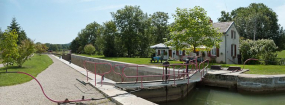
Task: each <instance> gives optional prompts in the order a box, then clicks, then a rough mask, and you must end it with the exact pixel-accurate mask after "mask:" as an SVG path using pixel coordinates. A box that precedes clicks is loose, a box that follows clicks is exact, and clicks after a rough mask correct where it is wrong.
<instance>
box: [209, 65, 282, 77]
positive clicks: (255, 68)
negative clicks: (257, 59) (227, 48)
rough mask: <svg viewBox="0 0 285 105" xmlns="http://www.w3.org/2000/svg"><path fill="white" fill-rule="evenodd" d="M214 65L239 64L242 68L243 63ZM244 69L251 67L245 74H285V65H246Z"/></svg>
mask: <svg viewBox="0 0 285 105" xmlns="http://www.w3.org/2000/svg"><path fill="white" fill-rule="evenodd" d="M211 65H212V64H211ZM214 65H221V66H222V67H229V66H239V67H241V69H242V68H243V65H236V64H214ZM244 69H249V71H248V72H245V74H264V75H276V74H285V66H284V65H245V66H244Z"/></svg>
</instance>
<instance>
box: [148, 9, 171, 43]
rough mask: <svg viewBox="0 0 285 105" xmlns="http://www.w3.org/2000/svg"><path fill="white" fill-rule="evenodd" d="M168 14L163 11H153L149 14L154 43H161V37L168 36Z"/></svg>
mask: <svg viewBox="0 0 285 105" xmlns="http://www.w3.org/2000/svg"><path fill="white" fill-rule="evenodd" d="M168 19H169V16H168V14H167V13H165V12H155V13H153V14H152V15H151V24H152V26H153V35H155V36H156V38H155V39H156V41H155V43H163V42H164V41H163V38H169V31H168V27H167V23H168Z"/></svg>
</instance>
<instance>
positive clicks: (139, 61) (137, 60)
mask: <svg viewBox="0 0 285 105" xmlns="http://www.w3.org/2000/svg"><path fill="white" fill-rule="evenodd" d="M79 55H81V56H87V57H93V58H100V59H107V60H113V61H121V62H127V63H134V64H144V65H161V63H150V58H128V57H104V55H87V54H79ZM169 62H170V63H171V64H173V63H183V62H181V61H169Z"/></svg>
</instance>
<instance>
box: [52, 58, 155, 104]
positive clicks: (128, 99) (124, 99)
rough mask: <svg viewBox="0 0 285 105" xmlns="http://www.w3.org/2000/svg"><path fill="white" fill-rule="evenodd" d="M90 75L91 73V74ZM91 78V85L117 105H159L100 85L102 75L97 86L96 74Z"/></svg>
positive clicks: (65, 62) (83, 71)
mask: <svg viewBox="0 0 285 105" xmlns="http://www.w3.org/2000/svg"><path fill="white" fill-rule="evenodd" d="M73 55H74V54H73ZM52 56H53V57H55V58H56V59H58V60H60V61H62V62H63V63H64V64H66V65H68V66H69V67H71V68H73V69H74V70H76V71H78V72H79V73H81V74H82V75H84V76H86V75H87V73H86V71H85V69H83V68H81V67H79V66H77V65H74V64H69V62H68V61H65V60H63V59H59V57H56V56H54V55H52ZM76 56H78V55H76ZM84 57H85V56H84ZM88 58H91V57H88ZM93 59H94V58H93ZM95 59H98V58H95ZM120 63H121V62H120ZM89 73H91V72H89ZM92 74H93V73H92ZM89 75H90V74H89ZM90 78H91V79H92V80H90V81H89V83H90V84H92V85H93V86H94V87H95V88H96V89H97V90H98V91H100V92H101V93H102V94H103V95H105V96H106V97H111V98H109V99H111V100H112V101H113V102H115V103H116V104H120V105H134V104H135V105H157V104H156V103H153V102H150V101H148V100H145V99H143V98H140V97H137V96H135V95H133V94H130V93H128V92H126V91H123V90H119V89H118V88H116V87H115V86H112V85H103V86H101V84H98V82H99V81H101V76H100V75H96V82H97V81H98V82H97V84H95V76H94V74H93V76H92V75H91V76H90ZM105 81H107V82H108V83H112V84H114V83H115V82H114V81H112V80H110V79H107V78H105V79H104V82H105ZM95 85H96V86H95ZM112 96H114V97H112Z"/></svg>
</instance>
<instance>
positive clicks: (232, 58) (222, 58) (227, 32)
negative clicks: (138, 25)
mask: <svg viewBox="0 0 285 105" xmlns="http://www.w3.org/2000/svg"><path fill="white" fill-rule="evenodd" d="M213 27H215V28H218V29H219V31H220V32H221V33H222V34H223V36H222V37H221V40H222V42H220V47H219V48H216V47H214V48H213V49H212V50H211V51H209V52H204V53H205V57H204V59H213V58H215V59H216V62H219V63H227V64H234V63H238V58H237V57H238V55H239V54H240V53H239V52H240V51H239V49H238V48H239V36H240V35H239V34H238V32H237V29H236V27H235V24H234V22H218V23H213ZM150 48H154V49H155V51H156V53H155V56H161V54H164V59H167V58H173V59H180V58H181V57H183V56H185V51H184V50H183V51H182V50H178V51H176V50H174V49H173V48H172V47H171V46H166V45H164V44H163V43H160V44H156V45H153V46H151V47H150ZM170 52H171V53H170ZM201 55H202V54H201V52H200V54H199V55H198V56H201Z"/></svg>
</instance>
